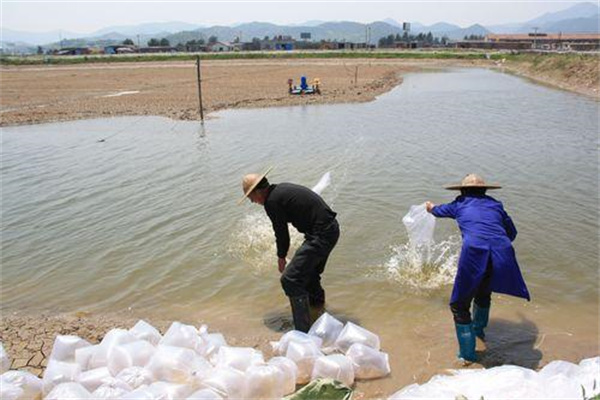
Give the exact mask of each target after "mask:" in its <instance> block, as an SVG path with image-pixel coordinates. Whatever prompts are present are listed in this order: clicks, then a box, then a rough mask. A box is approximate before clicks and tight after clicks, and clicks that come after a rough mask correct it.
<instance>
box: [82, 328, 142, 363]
mask: <svg viewBox="0 0 600 400" xmlns="http://www.w3.org/2000/svg"><path fill="white" fill-rule="evenodd" d="M136 340H137V338H136V337H135V336H133V335H132V334H131V333H129V331H127V330H125V329H111V330H110V331H108V333H107V334H106V336H104V338H103V339H102V341H101V342H100V344H99V345H98V347H97V348H96V349H95V351H94V352H93V353H92V357H91V358H90V361H89V362H88V368H89V369H96V368H100V367H107V366H108V360H109V359H110V357H111V356H112V352H113V350H114V348H115V347H116V346H119V345H122V344H126V343H131V342H135V341H136Z"/></svg>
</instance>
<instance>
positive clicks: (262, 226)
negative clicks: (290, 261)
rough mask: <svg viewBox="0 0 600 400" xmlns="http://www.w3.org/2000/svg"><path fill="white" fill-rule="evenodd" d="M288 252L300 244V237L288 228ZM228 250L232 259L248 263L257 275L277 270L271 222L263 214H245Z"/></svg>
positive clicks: (275, 247) (275, 248) (290, 252)
mask: <svg viewBox="0 0 600 400" xmlns="http://www.w3.org/2000/svg"><path fill="white" fill-rule="evenodd" d="M289 232H290V250H289V252H288V255H290V254H294V252H295V249H296V248H298V246H300V244H301V243H302V240H303V237H302V235H301V234H300V233H299V232H298V231H297V230H295V229H294V228H293V227H291V226H290V227H289ZM232 236H233V237H232V240H231V241H230V245H229V248H228V251H229V254H231V255H232V256H233V257H235V258H237V259H239V260H243V261H244V262H246V263H248V264H249V265H250V266H251V268H252V269H253V271H254V272H255V273H257V274H262V273H266V272H272V271H273V270H274V269H276V268H277V244H276V243H275V234H274V233H273V226H272V225H271V220H270V219H269V217H268V216H267V215H266V214H265V213H264V212H260V213H259V212H255V213H251V214H247V215H246V216H245V217H244V218H243V219H242V220H241V221H240V223H239V226H238V227H236V229H235V233H234V234H233V235H232Z"/></svg>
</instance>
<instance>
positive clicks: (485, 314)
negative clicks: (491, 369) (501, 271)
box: [473, 260, 493, 340]
mask: <svg viewBox="0 0 600 400" xmlns="http://www.w3.org/2000/svg"><path fill="white" fill-rule="evenodd" d="M492 271H493V269H492V262H491V260H490V261H489V263H488V266H487V269H486V271H485V275H484V277H483V280H482V281H481V284H480V285H479V288H477V291H476V292H475V301H474V302H473V330H474V331H475V335H476V336H477V337H478V338H480V339H481V340H484V339H485V332H484V329H485V328H486V327H487V325H488V321H489V318H490V305H491V302H492V290H491V288H490V284H491V280H492Z"/></svg>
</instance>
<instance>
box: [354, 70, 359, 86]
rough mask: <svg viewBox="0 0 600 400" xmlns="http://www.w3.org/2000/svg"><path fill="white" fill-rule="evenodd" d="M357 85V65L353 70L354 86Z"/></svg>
mask: <svg viewBox="0 0 600 400" xmlns="http://www.w3.org/2000/svg"><path fill="white" fill-rule="evenodd" d="M357 84H358V65H357V66H356V69H355V70H354V86H356V85H357Z"/></svg>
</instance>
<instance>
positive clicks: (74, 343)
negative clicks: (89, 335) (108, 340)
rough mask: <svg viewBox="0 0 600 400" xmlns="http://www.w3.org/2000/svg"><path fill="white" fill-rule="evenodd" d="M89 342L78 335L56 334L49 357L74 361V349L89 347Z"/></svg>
mask: <svg viewBox="0 0 600 400" xmlns="http://www.w3.org/2000/svg"><path fill="white" fill-rule="evenodd" d="M89 346H91V343H89V342H88V341H87V340H83V339H82V338H80V337H79V336H73V335H58V336H57V337H56V339H54V345H53V346H52V352H51V353H50V359H51V360H56V361H64V362H73V361H75V351H76V350H77V349H80V348H82V347H89Z"/></svg>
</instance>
